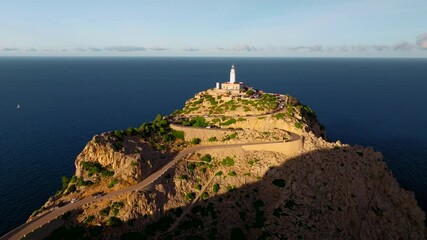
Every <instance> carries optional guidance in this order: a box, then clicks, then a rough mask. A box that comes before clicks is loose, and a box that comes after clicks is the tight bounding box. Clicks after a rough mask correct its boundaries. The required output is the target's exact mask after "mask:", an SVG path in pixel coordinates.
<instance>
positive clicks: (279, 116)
mask: <svg viewBox="0 0 427 240" xmlns="http://www.w3.org/2000/svg"><path fill="white" fill-rule="evenodd" d="M274 117H275V118H277V119H283V118H285V114H284V113H278V114H276V115H274Z"/></svg>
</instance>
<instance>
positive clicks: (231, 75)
mask: <svg viewBox="0 0 427 240" xmlns="http://www.w3.org/2000/svg"><path fill="white" fill-rule="evenodd" d="M235 82H236V72H235V71H234V64H233V65H232V66H231V70H230V83H235Z"/></svg>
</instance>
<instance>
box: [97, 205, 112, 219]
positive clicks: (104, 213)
mask: <svg viewBox="0 0 427 240" xmlns="http://www.w3.org/2000/svg"><path fill="white" fill-rule="evenodd" d="M110 211H111V207H110V206H107V207H105V208H103V209H101V210H100V211H99V215H101V216H104V217H107V216H108V215H110Z"/></svg>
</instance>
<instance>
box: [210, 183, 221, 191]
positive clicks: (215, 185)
mask: <svg viewBox="0 0 427 240" xmlns="http://www.w3.org/2000/svg"><path fill="white" fill-rule="evenodd" d="M219 188H220V187H219V184H218V183H215V184H214V185H213V186H212V190H213V192H214V193H217V192H218V191H219Z"/></svg>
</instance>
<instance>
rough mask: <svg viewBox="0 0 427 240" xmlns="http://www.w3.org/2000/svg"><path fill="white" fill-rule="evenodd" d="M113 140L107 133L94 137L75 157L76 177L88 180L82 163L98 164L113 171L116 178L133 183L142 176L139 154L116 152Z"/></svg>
mask: <svg viewBox="0 0 427 240" xmlns="http://www.w3.org/2000/svg"><path fill="white" fill-rule="evenodd" d="M113 142H114V139H113V138H112V137H111V136H110V135H109V134H107V133H104V134H101V135H96V136H94V137H93V138H92V140H91V141H90V142H88V143H87V144H86V146H85V148H84V149H83V151H82V152H81V153H80V154H79V155H78V156H77V158H76V161H75V165H76V174H75V175H76V176H77V177H84V178H89V176H88V173H87V172H86V171H85V170H84V168H83V166H82V165H83V162H94V163H99V164H101V165H102V166H103V167H108V168H109V169H111V170H112V171H114V175H115V176H116V177H120V178H121V179H123V180H125V181H128V182H130V183H134V182H136V181H139V180H140V179H141V176H142V171H141V167H140V160H141V158H140V154H139V153H133V154H125V152H123V151H117V150H116V149H114V146H113V145H112V144H113Z"/></svg>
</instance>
